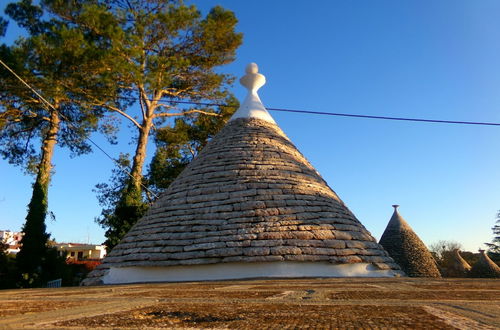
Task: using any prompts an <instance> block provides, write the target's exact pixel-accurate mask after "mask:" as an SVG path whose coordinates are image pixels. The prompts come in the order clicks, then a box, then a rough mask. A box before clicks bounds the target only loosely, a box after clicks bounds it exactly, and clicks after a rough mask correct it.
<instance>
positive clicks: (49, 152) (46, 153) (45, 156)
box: [36, 111, 61, 190]
mask: <svg viewBox="0 0 500 330" xmlns="http://www.w3.org/2000/svg"><path fill="white" fill-rule="evenodd" d="M60 123H61V119H60V118H59V114H58V113H57V112H56V111H51V113H50V126H49V130H48V131H47V134H46V135H45V138H44V140H43V142H42V158H41V160H40V165H39V167H38V173H37V178H36V181H37V182H38V183H39V184H40V185H41V186H42V187H44V188H45V189H46V190H48V187H49V183H50V172H51V171H52V156H53V155H54V147H55V146H56V144H57V134H58V133H59V126H60Z"/></svg>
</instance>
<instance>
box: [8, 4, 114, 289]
mask: <svg viewBox="0 0 500 330" xmlns="http://www.w3.org/2000/svg"><path fill="white" fill-rule="evenodd" d="M44 6H45V2H44V1H41V2H40V5H33V3H32V1H31V0H22V1H19V2H17V3H11V4H9V5H8V6H7V7H6V13H7V14H8V15H9V16H10V18H11V19H13V20H15V21H16V22H17V24H18V25H19V26H21V27H23V28H25V29H26V30H27V32H28V34H29V36H28V37H24V38H20V39H19V40H18V41H16V43H15V44H14V45H12V46H10V47H9V46H6V45H2V46H1V47H0V59H1V60H2V62H4V63H6V64H7V65H8V66H9V67H10V68H11V69H12V70H13V71H14V72H15V73H16V74H17V75H19V76H20V77H22V79H23V80H25V81H26V82H27V83H28V84H29V85H30V86H32V87H33V88H34V89H35V90H38V91H40V92H41V94H43V97H44V99H45V100H46V101H44V100H43V99H41V98H40V97H39V95H37V94H36V93H35V92H34V91H33V90H32V89H30V88H28V87H27V86H25V85H24V84H22V83H21V82H20V81H19V79H18V78H17V77H15V75H14V73H13V72H11V71H10V70H9V69H7V68H5V67H4V66H2V67H1V68H0V75H1V77H2V79H1V80H0V155H1V156H2V157H3V158H4V159H7V160H8V161H9V162H10V163H11V164H14V165H20V166H22V167H23V168H25V170H26V171H27V172H28V173H32V174H34V175H35V182H34V184H33V193H32V197H31V201H30V203H29V206H28V214H27V217H26V223H25V224H24V227H23V232H24V237H23V239H22V241H21V243H22V247H21V252H20V253H19V254H18V256H17V258H16V260H17V263H18V267H19V270H20V271H21V273H22V274H24V275H23V278H24V283H23V285H24V286H26V285H28V286H33V285H39V284H40V281H42V280H46V279H47V276H49V275H50V273H49V272H48V270H49V269H50V267H48V268H47V267H46V269H44V267H43V265H44V264H46V265H47V264H48V263H50V262H49V260H48V259H47V258H48V257H50V256H51V255H53V253H52V252H51V251H50V250H49V249H48V247H47V240H48V238H49V234H48V233H47V232H46V226H45V218H46V215H47V207H48V189H49V185H50V179H51V175H52V172H53V165H52V157H53V154H54V150H55V146H56V145H59V146H62V147H67V148H69V149H70V151H71V153H72V155H73V156H75V155H80V154H83V153H87V152H89V151H90V150H91V148H90V145H89V144H88V143H87V142H86V137H88V136H89V134H90V133H91V132H93V131H96V130H97V129H101V130H102V131H104V132H106V133H110V132H112V130H113V126H111V125H107V124H102V125H99V124H100V123H102V122H100V121H99V119H100V118H101V117H102V116H103V114H104V111H105V110H104V108H103V107H102V106H101V105H100V104H96V103H95V102H93V99H89V97H88V95H89V94H92V95H93V97H95V95H111V96H113V95H114V93H115V92H116V88H109V89H107V88H106V87H107V86H111V84H106V83H101V82H102V81H104V82H105V81H106V79H107V78H106V75H105V74H100V75H97V74H96V75H92V73H93V72H96V71H97V70H96V69H95V68H96V67H99V64H100V57H99V55H100V54H101V55H102V54H105V52H104V51H102V49H99V48H98V47H95V46H94V45H95V44H96V42H95V40H94V36H92V35H91V34H89V33H85V32H84V31H81V30H79V29H77V28H75V26H72V25H71V24H70V23H68V22H64V21H62V20H57V19H55V18H54V17H53V15H52V14H51V12H50V11H48V10H47V8H46V7H44ZM82 45H85V46H86V47H81V46H82ZM90 45H92V46H93V47H90ZM82 91H85V92H84V93H83V92H82ZM110 99H112V98H110V97H108V98H102V99H101V102H108V100H110ZM113 104H115V103H113ZM115 105H116V104H115Z"/></svg>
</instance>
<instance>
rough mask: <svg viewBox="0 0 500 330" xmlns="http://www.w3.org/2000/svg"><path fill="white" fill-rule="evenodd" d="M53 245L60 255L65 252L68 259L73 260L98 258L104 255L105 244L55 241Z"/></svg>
mask: <svg viewBox="0 0 500 330" xmlns="http://www.w3.org/2000/svg"><path fill="white" fill-rule="evenodd" d="M54 247H55V248H57V251H58V252H59V254H60V255H64V254H66V257H67V258H68V259H71V260H74V261H82V260H100V259H103V258H104V257H105V256H106V246H105V245H96V244H80V243H56V244H54Z"/></svg>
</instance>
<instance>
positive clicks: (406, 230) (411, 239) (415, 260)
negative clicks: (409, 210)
mask: <svg viewBox="0 0 500 330" xmlns="http://www.w3.org/2000/svg"><path fill="white" fill-rule="evenodd" d="M393 207H394V213H393V214H392V217H391V220H389V223H388V224H387V227H386V228H385V231H384V233H383V234H382V237H381V238H380V241H379V243H380V245H382V246H383V247H384V248H385V249H386V251H387V252H389V255H390V256H391V257H392V258H393V259H394V261H396V263H397V264H398V265H399V266H401V268H402V269H403V271H404V272H405V273H406V274H407V275H408V276H413V277H441V274H440V273H439V270H438V268H437V265H436V262H435V260H434V258H433V257H432V255H431V253H430V252H429V250H428V249H427V247H426V246H425V244H424V243H423V242H422V240H420V238H419V237H418V236H417V234H415V232H414V231H413V229H411V227H410V225H409V224H408V223H407V222H406V221H405V220H404V219H403V217H402V216H401V215H400V214H399V212H398V207H399V205H393Z"/></svg>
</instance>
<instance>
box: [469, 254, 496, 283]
mask: <svg viewBox="0 0 500 330" xmlns="http://www.w3.org/2000/svg"><path fill="white" fill-rule="evenodd" d="M479 253H480V256H479V260H478V261H477V262H476V263H475V264H474V265H473V266H472V268H471V270H470V276H471V277H492V278H500V267H498V265H497V264H496V263H494V262H493V260H491V259H490V257H488V255H487V254H486V252H485V251H484V250H479Z"/></svg>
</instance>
